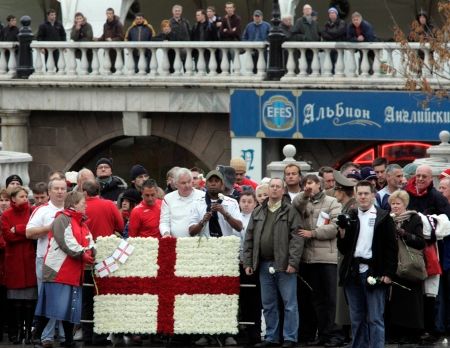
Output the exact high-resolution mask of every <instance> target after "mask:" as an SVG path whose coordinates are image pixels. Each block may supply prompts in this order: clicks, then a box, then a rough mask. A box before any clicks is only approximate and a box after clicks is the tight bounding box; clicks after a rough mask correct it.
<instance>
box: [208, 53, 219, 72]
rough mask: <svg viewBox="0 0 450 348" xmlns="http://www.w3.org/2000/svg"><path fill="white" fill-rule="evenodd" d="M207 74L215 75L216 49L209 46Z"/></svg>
mask: <svg viewBox="0 0 450 348" xmlns="http://www.w3.org/2000/svg"><path fill="white" fill-rule="evenodd" d="M208 75H209V76H216V75H217V59H216V49H215V48H211V49H210V50H209V66H208Z"/></svg>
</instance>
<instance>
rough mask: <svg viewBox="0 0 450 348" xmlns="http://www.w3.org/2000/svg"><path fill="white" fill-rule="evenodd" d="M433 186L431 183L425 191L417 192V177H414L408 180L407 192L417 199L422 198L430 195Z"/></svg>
mask: <svg viewBox="0 0 450 348" xmlns="http://www.w3.org/2000/svg"><path fill="white" fill-rule="evenodd" d="M432 186H433V183H431V184H430V185H429V186H428V187H427V188H426V189H425V190H422V191H420V192H419V191H417V187H416V177H415V176H414V177H412V178H411V179H409V180H408V182H407V183H406V187H405V191H406V192H408V193H410V194H412V195H413V196H415V197H422V196H425V195H426V194H427V193H428V190H429V189H430V188H431V187H432Z"/></svg>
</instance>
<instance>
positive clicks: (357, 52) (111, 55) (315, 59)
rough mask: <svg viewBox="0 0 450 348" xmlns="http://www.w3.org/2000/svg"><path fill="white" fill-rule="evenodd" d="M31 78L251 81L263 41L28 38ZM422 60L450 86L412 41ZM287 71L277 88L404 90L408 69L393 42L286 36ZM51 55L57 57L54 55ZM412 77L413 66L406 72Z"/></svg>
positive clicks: (11, 67)
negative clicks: (297, 39) (310, 39)
mask: <svg viewBox="0 0 450 348" xmlns="http://www.w3.org/2000/svg"><path fill="white" fill-rule="evenodd" d="M15 47H16V43H0V80H1V79H11V78H12V77H14V75H15V71H16V65H17V62H16V56H15V54H11V52H14V50H15ZM31 47H32V49H33V57H34V64H33V65H34V70H35V71H34V73H33V74H32V75H31V76H30V79H31V80H42V81H70V82H77V81H81V82H82V81H99V82H104V81H106V82H130V81H131V82H146V81H151V82H156V83H157V82H159V83H181V84H182V83H190V84H205V83H215V84H225V85H230V86H231V85H233V86H234V85H240V84H246V83H247V84H254V83H255V82H262V81H264V80H265V79H266V71H267V57H268V54H267V53H268V52H267V49H268V46H267V44H266V43H263V42H174V41H160V42H158V41H151V42H43V41H41V42H39V41H33V43H32V44H31ZM409 48H410V49H411V50H412V52H414V51H416V52H417V55H418V56H419V55H420V56H421V57H423V60H424V62H425V65H424V67H423V68H422V71H421V72H420V77H426V78H427V79H428V81H429V82H430V84H431V85H433V84H434V85H439V86H441V87H442V86H447V85H450V63H447V64H444V65H442V66H441V67H440V69H439V70H437V69H436V68H434V71H432V70H430V69H429V68H428V66H429V65H430V64H429V63H430V62H431V60H432V59H433V54H434V53H433V52H432V51H431V50H430V48H429V46H428V45H425V46H424V45H420V44H419V43H410V44H409ZM283 49H284V52H285V62H286V72H285V75H284V76H283V77H282V79H281V81H280V82H279V83H277V86H280V87H283V86H286V87H294V86H295V87H297V88H303V87H319V88H377V89H379V88H381V89H383V88H384V89H395V88H404V83H405V76H406V75H408V74H409V73H411V72H410V71H408V70H407V69H408V68H407V64H405V60H404V59H405V57H404V54H405V49H404V48H402V47H401V45H400V44H398V43H395V42H373V43H351V42H285V43H284V44H283ZM55 57H57V59H56V60H55ZM414 74H415V76H416V77H417V76H418V74H417V72H415V73H413V75H412V76H414Z"/></svg>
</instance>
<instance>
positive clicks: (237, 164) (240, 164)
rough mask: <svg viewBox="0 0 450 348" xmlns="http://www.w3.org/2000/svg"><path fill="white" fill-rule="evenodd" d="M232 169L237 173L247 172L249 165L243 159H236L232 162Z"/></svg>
mask: <svg viewBox="0 0 450 348" xmlns="http://www.w3.org/2000/svg"><path fill="white" fill-rule="evenodd" d="M230 167H233V168H234V170H236V171H244V172H246V171H247V163H246V162H245V160H244V159H243V158H242V157H235V158H232V159H231V160H230Z"/></svg>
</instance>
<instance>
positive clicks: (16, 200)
mask: <svg viewBox="0 0 450 348" xmlns="http://www.w3.org/2000/svg"><path fill="white" fill-rule="evenodd" d="M30 214H31V208H30V204H29V203H28V191H27V189H25V188H23V187H22V186H18V187H14V188H13V189H12V190H11V207H10V208H9V209H7V210H6V211H5V212H4V213H3V214H2V218H1V229H2V235H3V238H4V240H5V242H6V246H5V284H6V289H7V297H8V299H9V301H10V304H11V309H12V313H11V314H12V321H11V323H13V324H14V325H13V327H11V328H10V330H9V331H10V340H11V341H12V342H13V343H15V344H18V343H20V342H21V341H22V339H23V338H26V340H27V341H29V340H30V338H31V325H32V322H33V314H34V307H35V305H36V299H37V287H36V269H35V259H36V252H35V248H34V242H33V241H32V240H30V239H27V238H26V236H25V227H26V225H27V222H28V219H29V218H30ZM24 325H25V331H24V329H23V328H24Z"/></svg>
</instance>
